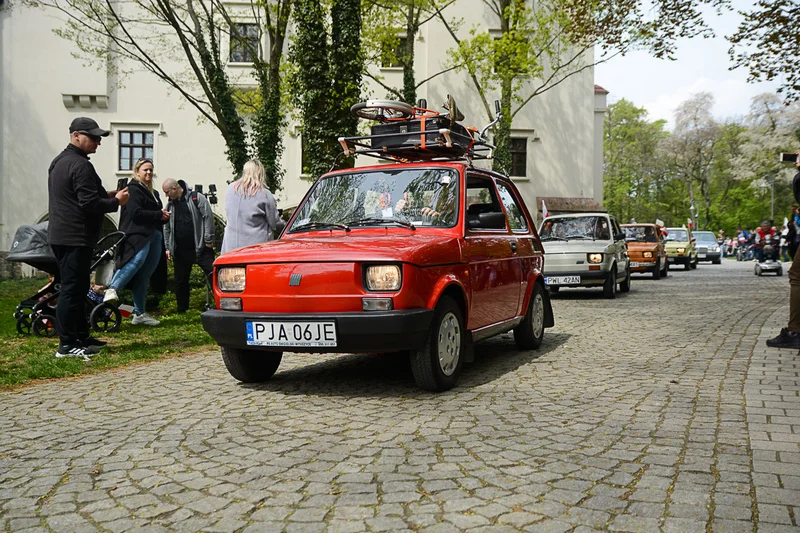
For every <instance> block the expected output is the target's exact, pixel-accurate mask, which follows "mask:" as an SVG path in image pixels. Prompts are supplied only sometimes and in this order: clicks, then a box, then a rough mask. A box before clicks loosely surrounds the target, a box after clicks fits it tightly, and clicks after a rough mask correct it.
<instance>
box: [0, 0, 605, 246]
mask: <svg viewBox="0 0 800 533" xmlns="http://www.w3.org/2000/svg"><path fill="white" fill-rule="evenodd" d="M0 1H1V0H0ZM453 8H454V9H456V10H457V12H458V13H459V14H460V16H463V17H465V21H464V26H463V27H464V28H469V27H470V26H472V25H477V24H481V23H482V21H485V20H491V19H490V17H489V14H488V12H486V13H484V12H483V9H484V7H483V3H482V2H481V1H480V0H459V1H458V2H456V4H455V5H454V7H453ZM468 8H469V9H468ZM448 9H450V8H448ZM243 16H244V17H245V18H240V19H237V20H239V21H240V22H244V23H246V22H247V19H246V15H243ZM484 23H485V22H484ZM62 26H63V21H62V20H60V19H59V18H58V17H57V15H56V13H55V12H53V11H45V10H41V9H30V8H25V7H18V6H14V7H13V8H12V9H6V10H0V57H2V71H0V140H1V141H2V142H0V253H2V251H7V250H9V248H10V247H11V245H12V240H13V236H14V232H15V231H16V228H17V227H18V226H20V225H22V224H33V223H36V222H38V221H40V220H41V219H42V218H43V217H45V216H46V214H47V169H48V166H49V164H50V162H51V161H52V159H53V158H54V157H55V156H56V155H57V154H58V153H59V152H60V151H61V150H62V149H63V148H64V147H65V146H66V144H67V142H68V140H69V133H68V126H69V124H70V122H71V121H72V119H74V118H75V117H78V116H88V117H91V118H93V119H95V120H96V121H97V122H98V123H99V124H100V126H101V127H102V128H105V129H109V130H111V132H112V133H111V135H110V136H109V137H107V138H105V139H103V142H102V146H101V147H100V148H99V149H98V151H97V153H96V154H95V155H93V156H92V157H91V159H92V163H93V164H94V166H95V168H96V169H97V171H98V173H99V174H100V176H101V177H102V178H103V182H104V184H105V186H106V188H107V189H113V188H115V184H116V182H117V179H118V178H120V177H126V176H130V175H131V171H130V170H129V169H130V167H131V166H132V163H133V162H134V161H135V160H136V159H138V158H139V157H141V156H143V155H152V158H153V160H154V165H155V176H156V183H158V182H159V181H160V180H163V179H165V178H168V177H173V178H177V179H184V180H185V181H186V182H187V183H188V184H189V185H190V186H194V185H195V184H200V185H203V187H204V190H205V191H206V192H207V191H208V189H209V186H210V185H212V184H214V185H215V186H216V188H217V197H218V199H219V202H218V203H217V204H216V205H215V206H214V210H215V212H216V213H217V214H218V215H219V216H220V217H221V218H224V205H225V198H224V192H225V188H226V183H227V182H228V181H229V180H231V179H232V178H233V175H232V170H231V167H230V165H229V163H228V161H227V159H226V157H225V144H224V141H223V139H222V137H221V135H220V134H219V132H218V131H217V129H216V128H215V127H214V126H213V125H211V124H210V123H208V122H207V121H203V120H201V119H200V117H199V113H198V112H197V110H196V109H195V108H193V107H192V106H190V105H189V104H187V103H186V102H185V101H184V100H183V99H182V97H181V96H180V95H179V94H177V93H176V92H174V91H170V90H168V88H167V87H166V85H165V84H164V83H163V82H161V81H160V80H159V79H157V78H156V77H155V76H154V75H152V74H150V73H147V72H144V71H142V72H141V73H138V74H133V75H130V76H128V77H127V78H125V79H124V83H122V84H120V83H119V82H118V80H117V78H116V76H115V75H114V73H113V71H112V70H111V69H103V68H100V69H97V68H95V67H93V66H86V65H84V62H83V61H81V60H79V59H76V58H75V57H73V54H72V52H73V51H74V45H73V43H71V42H69V41H67V40H65V39H63V38H61V37H59V36H57V35H56V34H55V33H54V30H55V29H57V28H59V27H62ZM263 44H264V45H265V48H266V44H267V43H266V37H264V41H263ZM452 46H453V41H452V39H451V37H450V36H449V35H448V34H447V32H446V30H445V29H444V28H443V27H442V26H440V25H437V23H435V22H430V23H428V24H426V25H424V26H423V27H422V30H421V31H420V34H419V35H418V36H417V39H416V42H415V54H416V58H415V68H416V72H415V74H416V78H417V79H418V80H423V79H426V78H428V77H429V76H432V75H433V74H435V73H437V72H439V71H441V70H442V65H444V64H445V63H446V61H447V50H448V49H449V48H451V47H452ZM221 53H222V54H223V57H224V58H225V59H226V60H229V66H228V68H229V72H230V74H231V76H232V77H233V78H234V79H239V80H242V83H252V81H251V80H250V77H249V76H247V73H248V64H246V63H242V62H236V61H230V60H231V59H232V58H231V53H230V49H229V44H228V42H227V41H225V40H223V42H222V50H221ZM380 71H381V72H380V73H379V74H380V75H382V76H383V77H384V80H385V82H386V83H387V84H389V85H394V86H398V87H399V86H400V85H401V84H402V69H398V68H391V67H389V68H381V69H380ZM593 78H594V73H593V69H591V68H588V69H586V70H584V71H583V72H581V73H579V74H576V75H574V76H571V77H570V78H568V79H567V80H565V81H564V82H562V83H561V84H559V85H558V86H557V87H555V88H553V89H552V90H549V91H547V92H545V93H544V94H542V95H540V96H537V97H536V98H534V99H533V100H532V101H531V102H530V103H528V105H527V106H526V107H525V109H524V110H523V111H522V112H520V113H519V114H518V115H517V117H515V119H514V123H513V132H512V137H513V138H514V141H513V149H514V151H515V152H516V153H517V156H516V160H517V164H516V165H515V168H516V172H514V174H518V175H515V176H512V177H513V178H514V180H515V181H516V182H517V185H518V187H519V188H520V190H521V191H522V194H523V196H524V198H525V200H526V202H527V204H528V208H529V209H530V210H531V212H536V211H538V210H540V209H541V201H540V199H541V198H567V199H575V200H579V201H582V200H586V201H589V202H592V201H594V202H597V203H601V202H602V197H603V191H602V125H603V120H602V118H603V117H602V115H603V113H604V111H605V92H604V91H602V90H601V91H595V86H594V79H593ZM448 94H452V95H453V96H454V97H455V98H456V101H457V102H458V105H459V109H460V110H461V111H462V112H463V113H464V115H466V120H465V121H464V123H465V124H466V125H475V126H478V127H480V126H482V125H483V124H485V123H486V122H487V120H486V114H485V112H484V110H483V105H482V104H481V103H480V99H479V96H478V94H477V92H476V91H475V89H474V87H473V86H472V85H471V82H470V81H469V79H468V78H467V76H466V75H465V74H463V73H457V72H449V73H447V74H444V75H441V76H437V77H435V78H434V79H433V80H431V81H430V82H427V83H425V84H424V85H422V86H421V87H420V88H419V90H418V97H420V98H426V99H427V101H428V107H431V108H438V107H439V106H440V105H441V103H443V102H445V101H446V96H447V95H448ZM366 96H370V97H372V98H384V97H385V91H384V90H383V89H382V88H380V87H379V86H377V85H373V86H370V87H368V89H367V94H365V97H366ZM492 97H499V94H498V95H493V96H492ZM284 145H285V147H284V153H283V160H282V164H283V167H284V168H285V169H286V174H285V177H284V183H283V190H281V191H278V192H277V193H276V198H277V199H278V203H279V206H285V207H290V206H293V205H296V204H297V203H298V202H299V201H300V199H302V197H303V195H304V194H305V192H306V191H307V189H308V187H309V186H310V185H311V181H310V177H308V176H305V177H303V176H301V158H302V150H301V134H300V132H299V130H298V128H297V127H296V126H295V125H290V126H289V127H288V128H287V131H286V134H285V136H284ZM367 163H368V161H364V160H363V159H362V160H361V161H360V164H367ZM548 208H550V206H549V205H548ZM550 209H551V210H552V208H550ZM112 218H114V219H115V217H112Z"/></svg>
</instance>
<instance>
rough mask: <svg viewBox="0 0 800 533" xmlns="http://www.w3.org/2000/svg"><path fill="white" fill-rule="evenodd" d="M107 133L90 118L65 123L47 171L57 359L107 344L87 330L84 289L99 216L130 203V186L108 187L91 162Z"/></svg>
mask: <svg viewBox="0 0 800 533" xmlns="http://www.w3.org/2000/svg"><path fill="white" fill-rule="evenodd" d="M109 133H110V132H108V131H106V130H104V129H101V128H100V126H98V125H97V122H95V121H94V120H92V119H90V118H88V117H78V118H76V119H75V120H73V121H72V123H71V124H70V126H69V144H68V145H67V147H66V148H65V149H64V151H62V152H61V153H60V154H59V155H58V156H57V157H56V158H55V159H53V162H52V163H50V168H49V169H48V171H47V173H48V176H47V194H48V204H49V205H48V209H49V213H48V220H49V223H48V226H47V241H48V242H49V243H50V247H51V248H52V249H53V254H54V255H55V256H56V260H57V261H58V270H59V276H60V279H61V289H60V291H59V297H58V303H57V304H56V328H57V330H58V336H59V343H58V349H57V350H56V357H59V358H60V357H83V358H88V356H90V355H93V354H96V353H98V352H99V349H100V348H102V347H103V346H105V344H106V343H105V342H103V341H100V340H97V339H95V338H94V337H92V336H90V335H89V326H88V324H87V321H86V294H87V293H88V292H89V284H90V277H91V262H92V253H93V251H94V247H95V246H96V245H97V240H98V239H99V238H100V230H101V229H102V227H103V218H104V217H105V215H106V213H113V212H115V211H116V210H117V209H118V208H119V207H120V206H124V205H125V204H126V203H127V202H128V189H122V190H119V191H106V190H105V188H104V187H103V182H102V180H101V179H100V176H98V175H97V171H96V170H95V169H94V166H93V165H92V163H91V162H90V161H89V155H90V154H93V153H95V152H96V151H97V148H98V147H99V146H100V142H101V141H102V139H103V137H107V136H108V134H109Z"/></svg>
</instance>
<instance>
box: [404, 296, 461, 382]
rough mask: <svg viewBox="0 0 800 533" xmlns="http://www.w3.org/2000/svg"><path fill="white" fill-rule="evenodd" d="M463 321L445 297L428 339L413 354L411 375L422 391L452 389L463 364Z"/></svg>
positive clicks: (456, 309) (412, 351)
mask: <svg viewBox="0 0 800 533" xmlns="http://www.w3.org/2000/svg"><path fill="white" fill-rule="evenodd" d="M465 344H466V342H465V336H464V319H463V318H462V314H461V308H459V307H458V304H457V303H456V302H455V300H453V299H452V298H451V297H449V296H443V297H442V299H441V300H440V301H439V303H438V304H437V306H436V310H435V311H434V313H433V321H432V322H431V329H430V332H429V333H428V339H427V340H426V341H425V344H424V345H423V346H422V348H420V349H418V350H411V372H412V373H413V374H414V381H416V382H417V385H418V386H419V387H420V388H423V389H425V390H429V391H432V392H441V391H446V390H449V389H452V388H453V387H454V386H455V384H456V381H457V379H458V375H459V374H460V373H461V367H462V365H463V362H464V357H463V356H464V345H465Z"/></svg>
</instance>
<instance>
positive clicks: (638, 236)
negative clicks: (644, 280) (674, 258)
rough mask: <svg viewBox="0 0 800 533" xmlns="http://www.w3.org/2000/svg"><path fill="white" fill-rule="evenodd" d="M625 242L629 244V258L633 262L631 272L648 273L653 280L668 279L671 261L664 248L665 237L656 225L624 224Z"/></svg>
mask: <svg viewBox="0 0 800 533" xmlns="http://www.w3.org/2000/svg"><path fill="white" fill-rule="evenodd" d="M622 231H623V232H624V233H625V240H626V241H627V243H628V257H629V258H630V260H631V272H633V273H634V274H636V273H647V272H650V273H652V275H653V279H661V277H662V276H663V277H666V276H667V272H669V260H668V259H667V252H666V249H665V247H664V237H663V236H662V235H661V230H660V229H659V228H658V226H656V225H655V224H622Z"/></svg>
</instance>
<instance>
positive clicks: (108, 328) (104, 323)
mask: <svg viewBox="0 0 800 533" xmlns="http://www.w3.org/2000/svg"><path fill="white" fill-rule="evenodd" d="M89 324H91V326H92V328H94V330H95V331H105V332H112V331H119V328H120V326H121V325H122V313H121V312H120V310H119V308H118V307H117V306H115V305H113V304H111V303H110V302H103V303H101V304H99V305H97V306H95V308H94V309H92V312H91V313H90V314H89Z"/></svg>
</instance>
